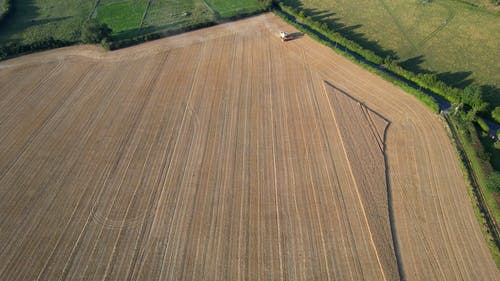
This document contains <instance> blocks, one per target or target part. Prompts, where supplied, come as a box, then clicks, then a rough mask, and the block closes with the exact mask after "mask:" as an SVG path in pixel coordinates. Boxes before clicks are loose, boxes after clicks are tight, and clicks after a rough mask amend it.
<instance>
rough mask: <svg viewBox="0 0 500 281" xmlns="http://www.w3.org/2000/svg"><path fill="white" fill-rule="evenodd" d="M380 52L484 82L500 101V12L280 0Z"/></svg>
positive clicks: (391, 2)
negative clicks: (298, 7)
mask: <svg viewBox="0 0 500 281" xmlns="http://www.w3.org/2000/svg"><path fill="white" fill-rule="evenodd" d="M468 1H470V2H478V3H476V4H478V5H479V3H483V1H482V0H468ZM282 2H284V3H285V4H287V5H289V6H295V7H297V6H301V7H303V8H304V9H306V11H307V13H308V14H310V15H313V17H314V18H316V19H320V20H322V21H324V22H327V23H328V24H329V25H330V27H331V28H332V29H336V30H338V31H340V32H341V33H343V34H344V35H345V36H346V37H348V38H351V39H354V40H355V41H358V42H360V43H361V45H362V46H364V47H367V48H369V49H371V50H374V51H376V52H377V53H379V54H382V55H384V56H385V55H389V54H391V52H390V51H394V54H395V55H396V56H397V57H398V58H399V61H400V62H402V64H403V65H404V66H405V67H406V68H408V69H410V70H413V71H416V72H426V71H429V72H435V73H437V74H438V77H439V78H441V79H443V80H444V81H446V82H447V83H449V84H451V85H454V86H457V87H462V88H463V87H465V86H467V85H469V84H470V83H471V82H477V83H479V84H482V85H489V86H490V87H488V97H487V99H488V101H489V102H491V103H492V104H494V105H500V91H499V87H500V85H499V84H498V83H499V82H500V64H499V63H498V58H499V57H500V36H499V35H498V34H499V33H498V30H500V15H499V14H498V13H495V12H492V11H491V10H489V9H486V8H475V7H473V6H471V5H469V4H467V3H463V2H460V1H456V0H433V1H431V2H430V3H427V4H423V3H422V1H417V0H358V1H350V0H332V1H326V0H301V1H299V0H283V1H282Z"/></svg>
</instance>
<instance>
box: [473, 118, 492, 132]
mask: <svg viewBox="0 0 500 281" xmlns="http://www.w3.org/2000/svg"><path fill="white" fill-rule="evenodd" d="M476 123H477V124H478V125H479V127H481V130H483V131H484V132H486V133H488V132H489V131H490V127H489V126H488V124H486V122H484V119H483V118H481V117H479V116H478V117H476Z"/></svg>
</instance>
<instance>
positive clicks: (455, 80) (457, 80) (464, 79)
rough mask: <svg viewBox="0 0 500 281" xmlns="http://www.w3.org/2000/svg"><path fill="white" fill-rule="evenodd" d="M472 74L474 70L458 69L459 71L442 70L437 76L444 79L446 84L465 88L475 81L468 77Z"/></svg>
mask: <svg viewBox="0 0 500 281" xmlns="http://www.w3.org/2000/svg"><path fill="white" fill-rule="evenodd" d="M471 74H472V71H457V72H450V71H447V72H442V73H438V74H437V78H438V79H439V80H442V81H443V82H445V83H446V84H448V85H450V86H453V87H456V88H460V89H464V88H465V87H467V86H469V85H470V84H472V83H473V82H474V80H472V79H468V77H469V76H470V75H471Z"/></svg>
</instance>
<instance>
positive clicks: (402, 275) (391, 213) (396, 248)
mask: <svg viewBox="0 0 500 281" xmlns="http://www.w3.org/2000/svg"><path fill="white" fill-rule="evenodd" d="M323 82H324V83H325V84H326V85H328V86H330V87H332V88H335V89H336V90H337V91H339V92H341V93H342V94H344V95H346V96H348V97H350V98H351V99H353V100H355V101H357V102H358V103H360V104H362V105H363V106H364V107H365V108H367V109H368V110H369V111H371V112H373V113H374V114H376V115H377V116H378V117H379V118H381V119H383V120H385V121H386V122H387V126H385V129H384V135H383V150H382V154H383V156H384V167H385V180H386V188H387V206H388V211H389V225H390V228H391V235H392V244H393V247H394V255H395V257H396V265H397V267H398V273H399V280H400V281H404V280H406V276H405V272H404V268H403V261H402V259H401V250H400V248H399V242H398V241H399V240H398V235H397V231H396V223H395V222H394V207H393V199H392V187H391V178H390V176H389V175H390V168H389V160H388V158H387V150H386V143H387V131H388V130H389V128H390V126H391V121H390V120H389V119H387V118H386V117H384V116H383V115H381V114H379V113H378V112H377V111H375V110H373V109H371V108H370V107H369V106H367V105H366V104H365V103H364V102H363V101H360V100H358V99H357V98H355V97H353V96H351V95H350V94H349V93H347V92H345V91H343V90H342V89H339V88H337V87H336V86H335V85H333V84H332V83H330V82H328V81H325V80H324V81H323Z"/></svg>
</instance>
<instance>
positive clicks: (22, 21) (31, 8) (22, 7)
mask: <svg viewBox="0 0 500 281" xmlns="http://www.w3.org/2000/svg"><path fill="white" fill-rule="evenodd" d="M10 5H11V12H10V13H9V14H8V15H7V16H6V17H5V19H4V22H3V23H2V28H1V29H0V35H3V33H4V32H3V31H4V30H8V31H9V33H11V32H10V31H15V32H17V31H19V30H23V29H26V28H28V27H30V26H32V25H36V24H41V23H40V22H39V20H35V19H36V18H37V17H38V16H39V15H40V13H39V9H38V7H37V6H36V5H35V1H33V0H26V1H11V3H10Z"/></svg>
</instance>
